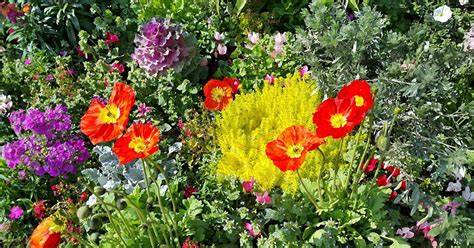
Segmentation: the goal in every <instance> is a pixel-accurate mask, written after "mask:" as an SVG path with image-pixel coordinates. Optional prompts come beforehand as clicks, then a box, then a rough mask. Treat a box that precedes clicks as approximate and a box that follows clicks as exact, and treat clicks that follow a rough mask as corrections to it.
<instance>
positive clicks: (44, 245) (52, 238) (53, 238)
mask: <svg viewBox="0 0 474 248" xmlns="http://www.w3.org/2000/svg"><path fill="white" fill-rule="evenodd" d="M52 225H53V217H51V216H49V217H48V218H46V219H44V220H43V221H41V223H40V224H39V225H38V226H37V227H36V228H35V230H34V231H33V234H31V239H30V247H31V248H56V247H58V246H59V242H60V241H61V233H58V232H52V231H51V230H50V227H51V226H52Z"/></svg>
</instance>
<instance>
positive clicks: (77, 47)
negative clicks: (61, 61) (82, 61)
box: [76, 46, 86, 57]
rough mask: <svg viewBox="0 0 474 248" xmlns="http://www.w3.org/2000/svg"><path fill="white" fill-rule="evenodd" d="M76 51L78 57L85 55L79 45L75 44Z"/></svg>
mask: <svg viewBox="0 0 474 248" xmlns="http://www.w3.org/2000/svg"><path fill="white" fill-rule="evenodd" d="M76 52H77V54H79V56H80V57H85V56H86V54H85V53H84V52H83V51H82V50H81V47H80V46H76Z"/></svg>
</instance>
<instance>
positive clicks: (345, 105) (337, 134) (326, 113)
mask: <svg viewBox="0 0 474 248" xmlns="http://www.w3.org/2000/svg"><path fill="white" fill-rule="evenodd" d="M363 118H364V115H363V112H361V111H359V110H357V108H356V107H355V101H354V99H351V100H349V99H337V98H329V99H326V100H324V101H323V102H322V103H321V104H320V105H319V107H318V109H317V110H316V112H315V113H314V114H313V122H314V124H316V126H317V128H316V134H317V135H318V136H319V137H321V138H326V137H328V136H332V137H333V138H335V139H338V138H342V137H344V136H346V135H347V134H348V133H350V132H351V131H352V129H353V128H354V127H355V126H356V125H358V124H360V122H361V121H362V119H363Z"/></svg>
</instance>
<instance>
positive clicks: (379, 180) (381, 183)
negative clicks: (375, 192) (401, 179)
mask: <svg viewBox="0 0 474 248" xmlns="http://www.w3.org/2000/svg"><path fill="white" fill-rule="evenodd" d="M389 183H390V178H387V175H385V174H384V175H382V176H380V177H379V178H377V184H378V185H379V186H380V187H382V186H386V185H387V184H389Z"/></svg>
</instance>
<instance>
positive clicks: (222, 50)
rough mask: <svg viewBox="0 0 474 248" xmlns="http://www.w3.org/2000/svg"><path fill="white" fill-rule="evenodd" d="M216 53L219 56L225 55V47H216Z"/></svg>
mask: <svg viewBox="0 0 474 248" xmlns="http://www.w3.org/2000/svg"><path fill="white" fill-rule="evenodd" d="M217 52H218V53H219V55H225V54H226V53H227V47H226V46H225V45H222V44H219V45H217Z"/></svg>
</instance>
